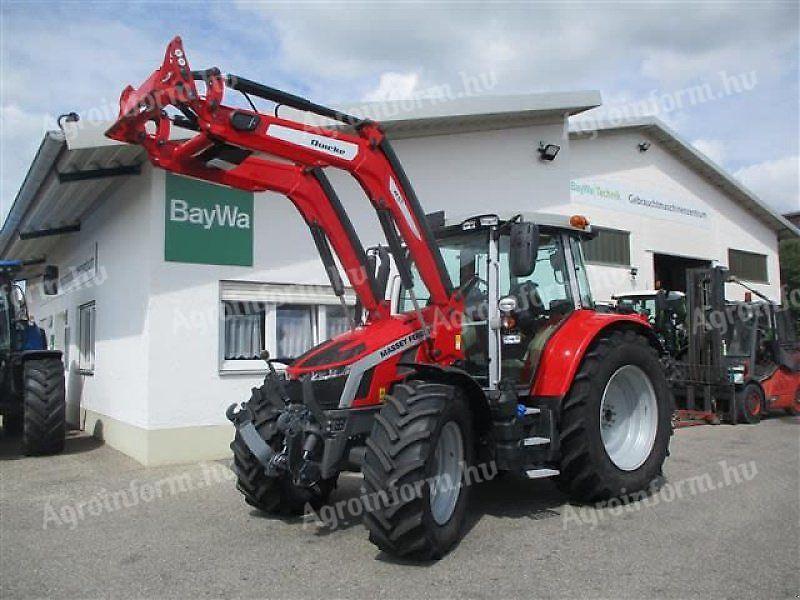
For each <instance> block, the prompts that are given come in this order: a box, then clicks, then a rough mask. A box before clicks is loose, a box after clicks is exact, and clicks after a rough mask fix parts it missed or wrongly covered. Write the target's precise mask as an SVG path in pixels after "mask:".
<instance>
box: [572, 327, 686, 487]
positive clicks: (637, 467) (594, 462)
mask: <svg viewBox="0 0 800 600" xmlns="http://www.w3.org/2000/svg"><path fill="white" fill-rule="evenodd" d="M671 435H672V395H671V393H670V391H669V387H668V385H667V381H666V378H665V376H664V370H663V368H662V365H661V363H660V361H659V357H658V352H657V351H656V350H655V348H653V347H652V346H651V345H650V343H649V342H648V340H647V339H646V338H645V337H643V336H642V335H639V334H637V333H636V332H633V331H624V332H622V331H617V332H613V333H611V334H610V335H608V336H605V337H603V338H601V339H600V340H599V341H597V342H596V343H595V344H594V346H593V347H592V348H591V349H590V350H589V352H588V353H587V355H586V357H585V358H584V360H583V363H582V364H581V366H580V369H579V371H578V374H577V375H576V376H575V380H574V381H573V384H572V389H571V390H570V392H569V395H568V396H567V398H566V399H565V400H564V404H563V408H562V412H561V425H560V442H561V456H562V458H561V468H560V471H561V475H560V476H559V485H560V487H562V489H564V491H566V492H567V493H568V494H569V495H570V496H572V497H573V498H574V499H576V500H578V501H581V502H596V501H599V500H607V499H609V498H616V497H622V496H626V495H628V494H633V493H637V492H640V491H642V490H645V489H647V487H648V486H650V485H651V484H652V483H653V482H655V481H657V479H658V478H659V477H660V476H661V468H662V466H663V464H664V460H665V459H666V457H667V454H668V448H669V439H670V436H671Z"/></svg>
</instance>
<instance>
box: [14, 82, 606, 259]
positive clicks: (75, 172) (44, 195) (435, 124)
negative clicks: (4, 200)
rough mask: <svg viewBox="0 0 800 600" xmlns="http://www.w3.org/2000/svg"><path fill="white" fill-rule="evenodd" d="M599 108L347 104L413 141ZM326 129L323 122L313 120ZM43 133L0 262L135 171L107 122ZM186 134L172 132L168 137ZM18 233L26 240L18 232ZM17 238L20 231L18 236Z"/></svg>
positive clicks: (554, 96) (33, 245)
mask: <svg viewBox="0 0 800 600" xmlns="http://www.w3.org/2000/svg"><path fill="white" fill-rule="evenodd" d="M600 103H601V99H600V92H597V91H580V92H564V93H548V94H525V95H517V96H474V97H464V98H456V99H452V98H439V97H430V98H418V99H410V100H402V101H390V102H373V103H367V104H363V105H360V106H354V107H353V106H351V107H347V108H346V109H344V110H346V112H353V113H355V114H359V115H362V116H365V117H368V118H371V119H374V120H376V121H379V122H380V123H381V125H382V126H383V128H384V130H385V131H386V132H387V133H388V134H389V135H390V136H391V137H392V138H393V139H396V138H409V137H421V136H427V135H441V134H453V133H465V132H471V131H483V130H491V129H507V128H512V127H525V126H529V125H535V124H539V123H557V122H560V121H566V119H567V118H568V117H569V116H571V115H575V114H578V113H581V112H583V111H585V110H589V109H591V108H595V107H597V106H599V105H600ZM280 115H281V116H282V117H289V118H294V119H297V120H300V121H306V122H313V120H312V119H313V118H316V117H315V116H314V115H308V114H307V113H299V112H298V111H294V110H293V109H289V108H286V107H282V108H281V109H280ZM317 124H323V125H330V124H331V123H319V122H317ZM64 125H65V128H64V131H63V132H61V131H50V132H47V134H45V136H44V139H43V140H42V144H41V146H40V147H39V151H38V152H37V153H36V156H35V157H34V159H33V162H32V163H31V166H30V168H29V170H28V174H27V176H26V178H25V180H24V182H23V184H22V186H21V188H20V190H19V193H18V194H17V197H16V199H15V200H14V203H13V205H12V207H11V210H10V211H9V213H8V216H7V218H6V220H5V222H4V223H3V227H2V229H0V257H2V258H21V259H26V260H27V259H31V258H34V257H35V258H42V257H45V256H46V255H47V252H48V251H49V250H50V249H51V248H52V247H53V245H54V244H56V243H58V240H59V239H61V238H62V236H64V235H69V234H70V233H71V232H75V231H77V230H78V229H79V227H80V223H81V220H82V219H83V218H84V217H85V216H86V215H87V214H89V213H90V212H91V211H92V210H93V209H94V207H95V206H96V205H97V203H98V202H101V201H102V199H103V198H105V197H107V196H108V195H109V194H110V193H111V192H112V191H113V189H114V188H115V187H116V186H118V185H120V182H121V181H124V179H125V177H128V176H132V175H135V174H136V173H138V170H139V168H140V165H141V164H142V163H144V162H145V161H146V156H145V152H144V150H143V149H142V148H141V147H139V146H131V145H128V144H122V143H120V142H117V141H114V140H111V139H109V138H107V137H106V136H105V131H106V130H107V129H108V127H109V126H110V125H111V123H110V122H89V121H78V122H66V123H65V124H64ZM189 135H192V132H187V131H185V130H181V129H174V131H173V134H172V137H173V138H182V137H188V136H189ZM26 233H28V234H32V235H25V234H26ZM20 234H23V235H22V237H23V238H27V239H21V238H20Z"/></svg>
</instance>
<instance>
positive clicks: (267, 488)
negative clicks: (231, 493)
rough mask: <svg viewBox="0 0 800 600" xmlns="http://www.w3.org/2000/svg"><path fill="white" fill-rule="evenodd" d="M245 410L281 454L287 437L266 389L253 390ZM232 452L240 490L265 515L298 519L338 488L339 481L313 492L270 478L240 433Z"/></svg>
mask: <svg viewBox="0 0 800 600" xmlns="http://www.w3.org/2000/svg"><path fill="white" fill-rule="evenodd" d="M242 410H244V411H247V410H249V411H250V413H251V416H252V420H253V425H254V426H255V428H256V431H258V434H259V435H260V436H261V438H262V439H263V440H264V441H265V442H267V444H268V445H269V446H270V447H271V448H272V449H273V450H275V451H276V452H280V451H281V450H282V449H283V435H282V434H281V433H280V432H279V431H278V425H277V420H278V416H279V415H280V411H278V410H277V409H276V408H275V407H274V406H273V405H272V404H271V403H270V402H269V400H268V399H267V395H266V392H265V391H264V388H263V387H261V388H253V393H252V395H251V396H250V400H249V401H248V402H245V403H244V404H242ZM231 450H233V472H234V473H235V474H236V488H237V489H238V490H239V491H240V492H241V493H242V495H243V496H244V500H245V502H247V503H248V504H249V505H250V506H252V507H254V508H257V509H259V510H261V511H264V512H268V513H279V514H286V515H296V514H301V513H302V512H303V511H304V509H305V506H306V504H309V505H310V506H311V507H312V508H314V509H318V508H319V507H320V506H322V505H323V504H324V503H325V502H326V501H327V500H328V496H329V495H330V493H331V492H332V491H333V488H334V487H335V480H328V481H323V482H321V483H320V484H319V486H318V487H319V489H318V490H312V489H310V488H303V487H298V486H296V485H294V484H293V483H292V482H291V481H290V480H289V478H288V477H287V476H285V475H281V476H280V477H268V476H267V474H266V472H265V471H264V467H263V465H262V464H261V463H260V462H259V461H258V459H257V458H256V457H255V456H254V455H253V453H252V452H250V449H249V448H248V447H247V444H245V442H244V440H243V439H242V437H241V436H240V435H239V433H238V432H237V433H236V437H234V439H233V442H231Z"/></svg>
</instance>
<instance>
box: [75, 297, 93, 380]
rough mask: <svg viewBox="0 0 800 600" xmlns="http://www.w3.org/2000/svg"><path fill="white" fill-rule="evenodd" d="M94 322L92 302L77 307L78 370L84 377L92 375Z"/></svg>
mask: <svg viewBox="0 0 800 600" xmlns="http://www.w3.org/2000/svg"><path fill="white" fill-rule="evenodd" d="M95 321H96V319H95V306H94V302H89V303H88V304H83V305H81V306H79V307H78V327H79V328H80V329H79V335H78V352H79V359H78V369H79V370H80V372H81V373H84V374H86V375H93V374H94V341H95Z"/></svg>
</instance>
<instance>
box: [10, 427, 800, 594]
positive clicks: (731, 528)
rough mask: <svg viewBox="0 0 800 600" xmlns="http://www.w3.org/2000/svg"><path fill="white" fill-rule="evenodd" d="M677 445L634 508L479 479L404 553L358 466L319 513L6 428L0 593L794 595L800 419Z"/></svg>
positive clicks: (203, 468) (217, 467)
mask: <svg viewBox="0 0 800 600" xmlns="http://www.w3.org/2000/svg"><path fill="white" fill-rule="evenodd" d="M671 450H672V455H671V457H670V458H669V459H668V461H667V463H666V467H665V473H666V476H667V483H666V484H665V485H664V487H662V488H661V490H659V491H658V492H657V493H655V494H654V495H652V496H651V497H649V498H647V499H646V500H644V501H642V502H638V503H634V504H630V505H627V506H621V505H616V504H612V505H610V506H604V507H591V508H587V507H580V506H573V505H571V504H569V503H568V501H567V499H566V498H565V497H564V496H562V495H561V494H560V493H559V492H558V491H557V490H556V488H555V486H554V485H553V484H552V483H551V482H550V481H547V480H539V481H520V480H516V479H513V478H502V479H495V480H492V481H489V482H487V483H482V484H480V485H477V486H475V487H474V488H473V492H474V493H473V496H472V508H471V510H470V515H469V528H468V529H469V531H468V532H467V533H466V535H465V537H464V539H463V541H462V542H461V543H460V544H459V545H458V546H457V547H456V548H455V549H454V550H453V551H452V552H451V553H450V554H449V555H448V556H446V557H445V558H444V559H442V560H439V561H437V562H428V563H415V562H409V561H402V560H396V559H393V558H392V557H390V556H387V555H385V554H383V553H381V552H380V551H378V550H377V548H375V547H374V546H373V545H372V544H370V543H369V541H368V540H367V534H366V530H365V528H364V526H363V524H362V523H361V519H360V518H359V517H358V516H357V514H356V513H357V512H358V511H357V509H355V508H353V507H354V506H356V505H357V503H356V502H354V501H353V502H350V503H348V502H347V501H348V500H350V499H353V498H355V497H356V496H357V495H358V492H359V486H360V477H359V476H357V475H346V476H343V477H342V479H341V481H340V485H339V488H338V489H337V490H336V491H335V492H334V495H333V497H332V501H333V502H334V506H337V504H335V503H337V501H338V503H339V504H338V506H340V507H341V511H340V514H338V515H337V514H336V512H335V511H333V512H329V513H326V514H325V515H324V516H326V517H327V523H328V525H325V524H324V523H321V522H315V521H314V520H312V519H310V518H307V519H282V518H273V517H266V516H263V515H261V514H259V513H258V512H257V511H254V510H253V509H251V508H250V507H248V506H247V505H245V503H244V502H243V500H242V498H241V496H240V494H239V493H238V492H237V491H236V489H235V487H234V484H233V482H232V481H231V479H230V475H229V472H228V470H227V467H226V463H225V462H224V461H220V462H210V463H202V464H193V465H177V466H170V467H159V468H145V467H142V466H141V465H139V464H138V463H136V462H135V461H133V460H132V459H130V458H128V457H127V456H125V455H123V454H120V453H119V452H117V451H115V450H113V449H112V448H110V447H108V446H105V445H102V444H101V443H99V442H97V441H96V440H94V439H92V438H90V437H88V436H86V435H85V434H81V433H73V434H71V435H70V439H69V440H68V442H67V449H66V452H65V453H64V454H62V455H60V456H53V457H41V458H28V457H22V456H20V455H19V452H18V440H14V439H2V440H0V486H1V487H0V578H1V581H0V596H1V597H2V598H4V599H5V598H31V597H58V598H101V597H113V598H168V597H169V598H176V597H177V598H189V597H191V598H199V597H250V598H253V597H259V598H304V599H310V598H326V599H329V598H378V597H381V598H404V599H414V598H490V599H492V600H498V599H501V598H537V597H557V598H623V597H624V598H643V597H659V598H666V597H668V598H690V597H706V598H707V597H711V598H722V597H725V598H798V597H800V596H799V594H800V570H799V569H798V556H799V555H800V553H799V552H798V549H799V548H800V542H799V540H800V502H799V500H800V419H798V418H791V417H773V418H770V419H768V420H766V421H764V422H762V423H761V424H759V425H757V426H747V425H738V426H730V425H720V426H702V427H692V428H687V429H681V430H679V431H677V432H676V434H675V436H674V437H673V441H672V446H671ZM331 524H333V525H335V527H331V526H329V525H331Z"/></svg>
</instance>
